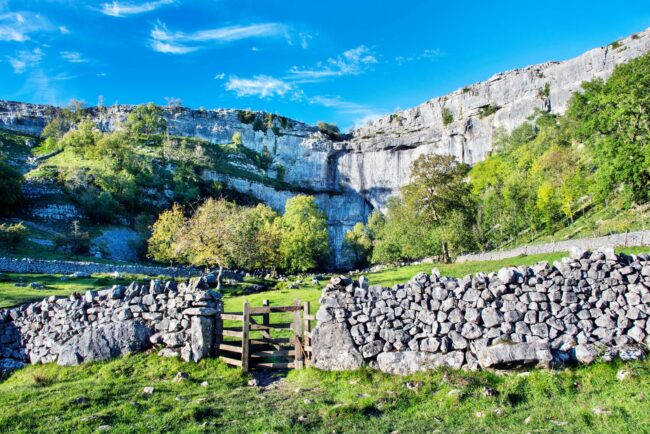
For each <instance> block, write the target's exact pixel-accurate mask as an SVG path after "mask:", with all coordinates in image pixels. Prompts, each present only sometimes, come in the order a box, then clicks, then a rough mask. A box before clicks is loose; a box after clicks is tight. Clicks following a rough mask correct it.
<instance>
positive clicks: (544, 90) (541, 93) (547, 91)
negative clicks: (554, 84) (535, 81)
mask: <svg viewBox="0 0 650 434" xmlns="http://www.w3.org/2000/svg"><path fill="white" fill-rule="evenodd" d="M537 96H538V97H539V99H546V98H548V97H549V96H551V83H546V84H545V85H544V87H540V88H539V89H538V90H537Z"/></svg>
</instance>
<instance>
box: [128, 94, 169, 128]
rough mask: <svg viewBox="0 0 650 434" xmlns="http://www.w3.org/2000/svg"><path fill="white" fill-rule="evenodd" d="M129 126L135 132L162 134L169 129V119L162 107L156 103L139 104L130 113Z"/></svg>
mask: <svg viewBox="0 0 650 434" xmlns="http://www.w3.org/2000/svg"><path fill="white" fill-rule="evenodd" d="M127 126H128V129H129V131H130V132H131V133H133V134H148V135H150V134H162V133H164V132H166V131H167V121H166V120H165V118H164V117H163V116H162V109H161V108H160V107H158V106H156V105H155V104H154V103H152V102H150V103H149V104H143V105H139V106H137V107H136V108H135V109H133V111H132V112H131V113H130V114H129V117H128V120H127Z"/></svg>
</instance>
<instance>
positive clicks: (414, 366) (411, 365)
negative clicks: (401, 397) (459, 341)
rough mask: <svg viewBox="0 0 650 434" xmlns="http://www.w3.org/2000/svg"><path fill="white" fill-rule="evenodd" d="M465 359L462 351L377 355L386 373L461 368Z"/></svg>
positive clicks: (398, 373)
mask: <svg viewBox="0 0 650 434" xmlns="http://www.w3.org/2000/svg"><path fill="white" fill-rule="evenodd" d="M464 360H465V354H464V353H463V352H462V351H453V352H451V353H448V354H434V353H425V352H421V351H401V352H391V353H381V354H379V355H378V356H377V366H378V367H379V370H380V371H382V372H384V373H386V374H393V375H409V374H413V373H414V372H419V371H428V370H431V369H436V368H439V367H450V368H454V369H459V368H460V367H461V366H462V365H463V362H464Z"/></svg>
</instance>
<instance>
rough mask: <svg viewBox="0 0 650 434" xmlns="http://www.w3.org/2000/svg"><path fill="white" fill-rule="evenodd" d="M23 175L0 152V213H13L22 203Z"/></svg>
mask: <svg viewBox="0 0 650 434" xmlns="http://www.w3.org/2000/svg"><path fill="white" fill-rule="evenodd" d="M22 182H23V176H22V175H21V174H20V172H18V171H17V170H16V169H14V168H13V167H11V166H9V165H8V164H7V163H6V162H5V161H4V159H3V158H2V155H1V154H0V215H9V214H11V213H13V212H14V211H15V210H16V209H17V208H19V207H20V205H21V204H22V200H23V196H22V193H21V189H22V187H21V184H22Z"/></svg>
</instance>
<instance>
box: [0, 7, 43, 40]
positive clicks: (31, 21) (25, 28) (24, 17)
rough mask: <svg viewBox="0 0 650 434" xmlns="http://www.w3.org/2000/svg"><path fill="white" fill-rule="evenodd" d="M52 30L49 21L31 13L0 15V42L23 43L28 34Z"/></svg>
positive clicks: (27, 38)
mask: <svg viewBox="0 0 650 434" xmlns="http://www.w3.org/2000/svg"><path fill="white" fill-rule="evenodd" d="M52 29H53V26H52V24H51V23H50V21H49V20H48V19H47V18H46V17H44V16H42V15H40V14H35V13H33V12H7V13H3V14H0V41H12V42H25V41H29V40H30V34H32V33H37V32H40V31H50V30H52Z"/></svg>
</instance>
